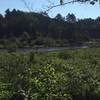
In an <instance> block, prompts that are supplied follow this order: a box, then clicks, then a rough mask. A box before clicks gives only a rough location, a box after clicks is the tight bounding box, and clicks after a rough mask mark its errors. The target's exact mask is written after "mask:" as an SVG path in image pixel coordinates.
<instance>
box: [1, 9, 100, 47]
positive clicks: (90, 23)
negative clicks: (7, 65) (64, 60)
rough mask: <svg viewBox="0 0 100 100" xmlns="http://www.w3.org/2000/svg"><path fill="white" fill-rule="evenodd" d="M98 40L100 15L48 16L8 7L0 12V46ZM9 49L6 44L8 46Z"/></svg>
mask: <svg viewBox="0 0 100 100" xmlns="http://www.w3.org/2000/svg"><path fill="white" fill-rule="evenodd" d="M93 39H94V40H97V39H100V17H98V18H96V19H91V18H88V19H77V18H76V17H75V15H74V14H68V15H66V16H65V17H63V16H62V15H60V14H57V15H56V16H55V17H54V18H50V17H49V16H48V14H47V13H45V12H40V13H35V12H23V11H19V10H16V9H13V10H12V11H10V10H9V9H7V10H6V11H5V15H4V16H3V15H1V14H0V48H7V46H8V44H9V46H12V47H25V46H30V47H34V45H45V46H51V47H53V46H68V45H73V44H78V43H82V42H86V41H91V40H93ZM8 48H9V47H8Z"/></svg>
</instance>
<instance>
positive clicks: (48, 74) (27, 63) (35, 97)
mask: <svg viewBox="0 0 100 100" xmlns="http://www.w3.org/2000/svg"><path fill="white" fill-rule="evenodd" d="M99 66H100V48H95V49H80V50H65V51H60V52H50V53H38V52H37V53H36V52H31V53H29V54H23V53H19V52H16V53H0V100H3V99H4V100H8V98H12V97H13V96H14V95H16V94H18V91H20V90H21V91H22V90H23V91H24V94H25V97H26V100H29V98H30V99H31V100H55V99H57V100H58V99H59V100H99V99H100V95H99V94H100V81H99V80H100V68H99Z"/></svg>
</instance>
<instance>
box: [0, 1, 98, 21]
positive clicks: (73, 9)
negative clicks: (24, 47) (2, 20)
mask: <svg viewBox="0 0 100 100" xmlns="http://www.w3.org/2000/svg"><path fill="white" fill-rule="evenodd" d="M49 1H52V2H51V3H54V4H59V0H26V2H27V4H28V6H29V7H30V8H31V9H32V11H35V12H38V11H45V10H46V9H47V6H49V5H50V2H49ZM66 1H68V0H65V2H66ZM8 8H9V9H10V10H12V9H14V8H15V9H19V10H22V11H29V10H28V9H27V8H26V6H25V5H24V3H23V2H22V0H0V13H1V14H3V15H4V14H5V10H6V9H8ZM58 13H60V14H61V15H62V16H66V15H67V14H68V13H73V14H75V16H76V17H77V18H79V19H83V18H93V19H95V18H97V17H98V16H100V5H99V4H95V5H90V4H79V3H74V4H68V5H65V6H60V7H56V8H53V9H51V10H50V11H49V12H48V14H49V16H50V17H55V16H56V15H57V14H58Z"/></svg>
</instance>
